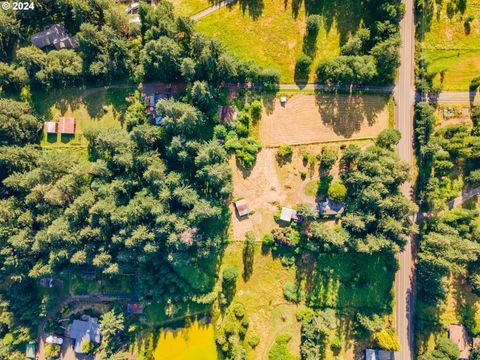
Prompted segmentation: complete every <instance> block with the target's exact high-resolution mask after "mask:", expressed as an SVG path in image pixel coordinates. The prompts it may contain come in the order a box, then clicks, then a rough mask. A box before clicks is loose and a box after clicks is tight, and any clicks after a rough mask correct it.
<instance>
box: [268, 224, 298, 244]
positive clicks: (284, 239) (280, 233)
mask: <svg viewBox="0 0 480 360" xmlns="http://www.w3.org/2000/svg"><path fill="white" fill-rule="evenodd" d="M272 234H273V239H274V240H275V243H277V244H279V245H282V246H296V245H297V244H298V242H299V241H300V233H299V232H298V231H296V230H295V229H292V228H291V227H285V228H277V229H273V230H272Z"/></svg>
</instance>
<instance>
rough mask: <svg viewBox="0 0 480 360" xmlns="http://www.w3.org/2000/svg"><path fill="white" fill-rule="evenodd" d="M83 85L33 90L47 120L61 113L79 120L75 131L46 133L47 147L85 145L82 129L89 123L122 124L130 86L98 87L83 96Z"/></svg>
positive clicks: (94, 124)
mask: <svg viewBox="0 0 480 360" xmlns="http://www.w3.org/2000/svg"><path fill="white" fill-rule="evenodd" d="M82 92H83V90H82V89H75V88H74V89H62V90H54V91H50V92H49V93H48V94H44V93H42V94H36V93H33V94H32V98H33V103H34V107H35V109H36V111H37V112H38V114H39V115H40V116H42V118H43V119H45V121H58V119H59V118H60V117H62V116H67V117H68V116H71V117H74V118H75V120H76V131H75V132H76V133H75V135H60V134H48V135H47V134H46V133H44V135H43V138H42V140H41V145H42V146H44V147H78V146H86V145H87V141H86V139H85V138H84V137H83V135H82V133H83V131H84V130H85V129H87V128H89V127H96V128H111V127H121V126H122V122H123V114H124V112H125V110H126V108H127V106H128V104H127V102H126V99H125V98H126V97H127V96H128V95H130V94H132V93H133V88H130V89H108V90H99V91H97V92H94V93H92V94H90V95H87V96H85V98H82V96H81V94H82Z"/></svg>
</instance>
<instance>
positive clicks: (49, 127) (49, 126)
mask: <svg viewBox="0 0 480 360" xmlns="http://www.w3.org/2000/svg"><path fill="white" fill-rule="evenodd" d="M44 128H45V132H46V133H47V134H56V133H57V123H56V122H53V121H45V124H44Z"/></svg>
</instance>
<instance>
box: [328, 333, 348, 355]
mask: <svg viewBox="0 0 480 360" xmlns="http://www.w3.org/2000/svg"><path fill="white" fill-rule="evenodd" d="M344 342H345V338H344V337H343V336H341V335H335V337H334V338H333V339H332V342H331V343H330V348H331V349H332V352H333V353H334V354H338V353H339V352H340V351H341V350H342V347H343V344H344Z"/></svg>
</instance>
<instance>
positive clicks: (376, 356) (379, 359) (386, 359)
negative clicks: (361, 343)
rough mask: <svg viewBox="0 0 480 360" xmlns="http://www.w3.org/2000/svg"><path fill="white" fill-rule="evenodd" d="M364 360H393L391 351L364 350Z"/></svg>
mask: <svg viewBox="0 0 480 360" xmlns="http://www.w3.org/2000/svg"><path fill="white" fill-rule="evenodd" d="M365 360H394V354H393V352H392V351H386V350H379V349H365Z"/></svg>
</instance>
